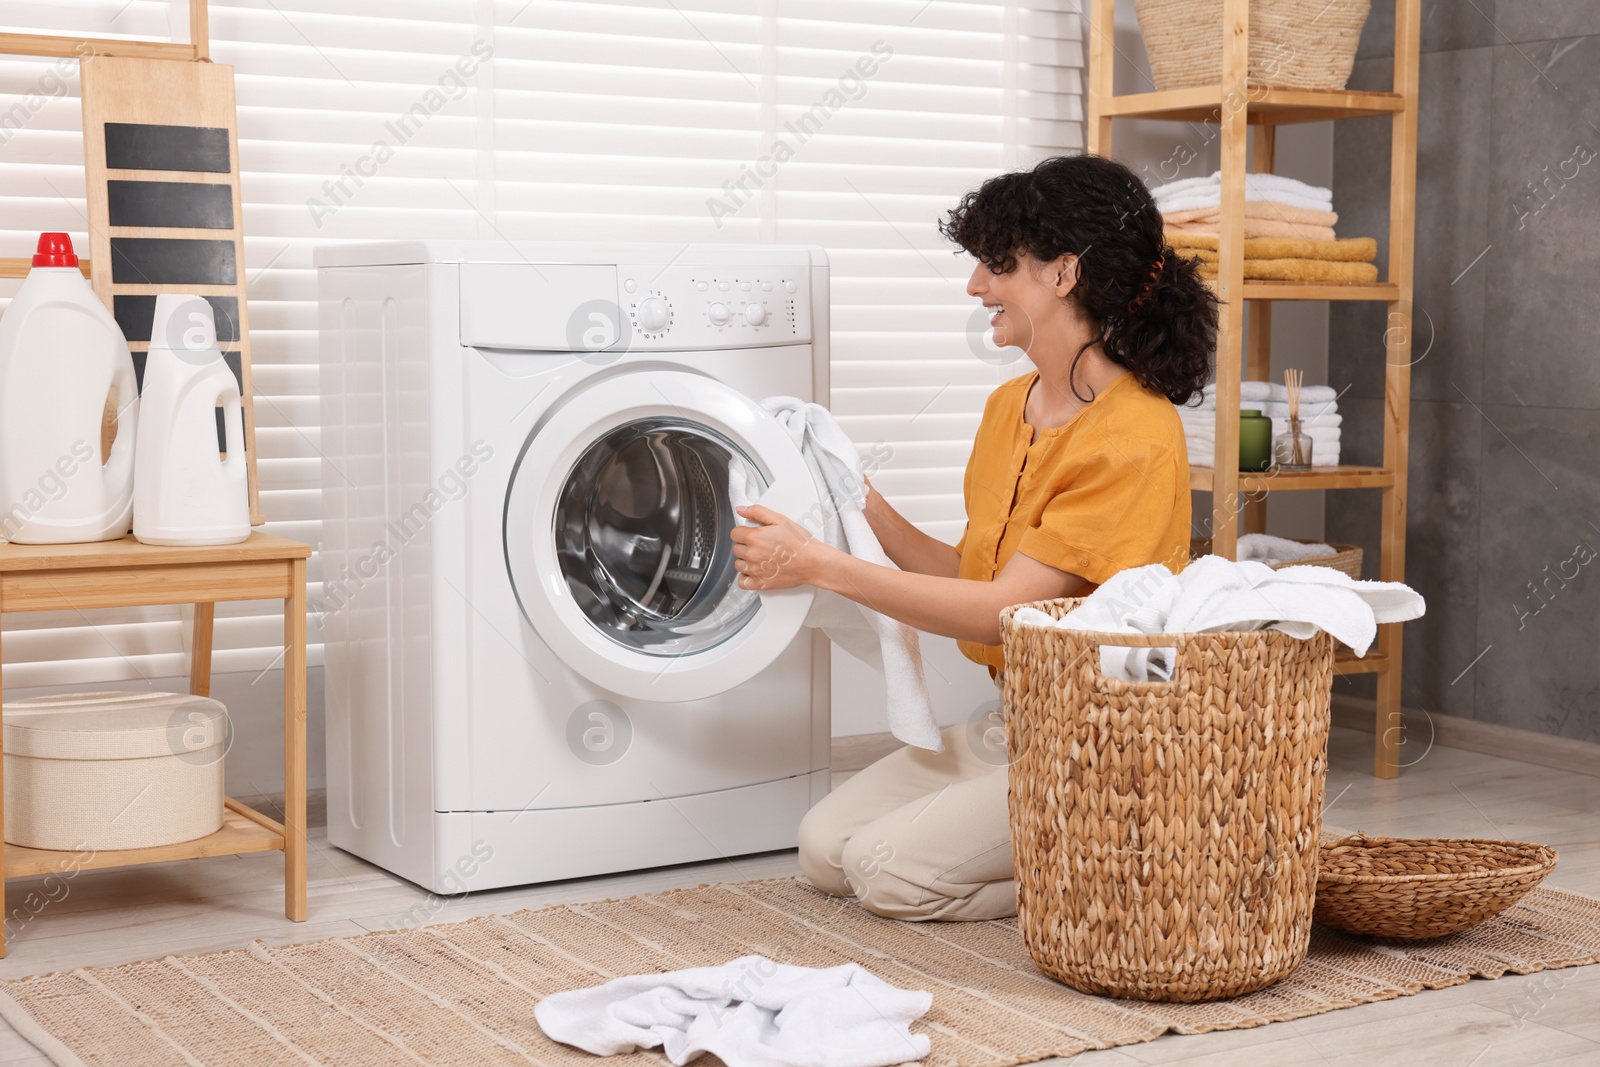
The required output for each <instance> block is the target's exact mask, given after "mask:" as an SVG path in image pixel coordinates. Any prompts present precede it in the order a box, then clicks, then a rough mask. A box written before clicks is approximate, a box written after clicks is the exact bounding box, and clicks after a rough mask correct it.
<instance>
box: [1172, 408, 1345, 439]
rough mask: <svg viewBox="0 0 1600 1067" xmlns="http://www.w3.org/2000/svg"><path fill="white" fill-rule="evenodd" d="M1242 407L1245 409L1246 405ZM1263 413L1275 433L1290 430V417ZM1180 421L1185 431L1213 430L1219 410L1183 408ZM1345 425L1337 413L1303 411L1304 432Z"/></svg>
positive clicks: (1301, 414)
mask: <svg viewBox="0 0 1600 1067" xmlns="http://www.w3.org/2000/svg"><path fill="white" fill-rule="evenodd" d="M1240 406H1241V407H1243V406H1245V405H1240ZM1250 406H1252V407H1255V408H1256V410H1258V411H1260V410H1261V408H1262V407H1266V406H1268V405H1255V404H1252V405H1250ZM1285 407H1287V405H1285ZM1261 413H1262V414H1263V415H1266V416H1267V417H1268V418H1270V419H1271V420H1272V432H1273V433H1275V434H1277V433H1284V432H1286V431H1287V430H1288V429H1289V416H1288V415H1287V414H1278V413H1277V409H1276V408H1275V407H1274V408H1273V409H1272V410H1271V411H1262V412H1261ZM1178 420H1179V421H1180V422H1182V423H1183V428H1184V429H1185V430H1200V429H1211V428H1212V427H1214V426H1216V424H1217V409H1216V408H1214V407H1206V408H1187V407H1181V408H1179V409H1178ZM1343 425H1344V416H1343V415H1341V414H1339V413H1338V412H1337V411H1334V412H1332V413H1323V414H1318V415H1314V416H1313V415H1308V414H1306V409H1305V408H1304V407H1302V409H1301V412H1300V429H1302V430H1311V429H1323V430H1336V429H1339V428H1341V427H1342V426H1343Z"/></svg>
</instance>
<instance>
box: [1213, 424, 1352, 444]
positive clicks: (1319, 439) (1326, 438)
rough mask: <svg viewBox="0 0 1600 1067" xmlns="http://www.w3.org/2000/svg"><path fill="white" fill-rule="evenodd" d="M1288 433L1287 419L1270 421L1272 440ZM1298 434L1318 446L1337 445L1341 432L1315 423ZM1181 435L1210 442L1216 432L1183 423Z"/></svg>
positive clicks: (1301, 426) (1333, 427) (1308, 425)
mask: <svg viewBox="0 0 1600 1067" xmlns="http://www.w3.org/2000/svg"><path fill="white" fill-rule="evenodd" d="M1288 432H1289V420H1288V419H1284V420H1283V422H1282V423H1281V424H1280V423H1279V422H1278V420H1277V419H1273V420H1272V436H1273V437H1274V438H1276V437H1277V436H1278V434H1280V433H1288ZM1300 432H1301V433H1303V434H1305V435H1306V436H1307V437H1309V438H1311V439H1312V440H1313V441H1315V442H1316V443H1317V444H1319V445H1337V444H1338V443H1339V435H1340V433H1341V432H1342V431H1341V430H1340V428H1339V427H1337V426H1321V425H1318V424H1317V423H1305V422H1302V423H1301V424H1300ZM1183 434H1184V436H1185V437H1192V438H1197V439H1200V440H1205V441H1212V440H1215V439H1216V436H1217V430H1216V426H1215V425H1207V426H1196V425H1192V424H1190V423H1184V426H1183Z"/></svg>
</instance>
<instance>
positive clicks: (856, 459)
mask: <svg viewBox="0 0 1600 1067" xmlns="http://www.w3.org/2000/svg"><path fill="white" fill-rule="evenodd" d="M761 406H762V407H763V408H765V409H766V410H767V412H768V413H770V414H771V415H772V416H773V417H774V418H775V419H777V420H778V423H779V424H780V425H781V426H782V427H783V428H784V430H786V431H787V432H788V434H789V437H790V439H791V440H792V441H793V442H794V445H795V448H796V449H798V450H799V452H800V455H801V456H802V457H803V458H804V459H805V462H806V466H807V467H808V468H809V469H810V471H811V477H812V479H813V480H814V481H815V482H816V483H817V489H818V490H819V491H820V492H821V494H822V509H821V514H820V515H790V516H789V518H791V519H793V520H795V521H796V522H798V523H800V525H802V526H804V527H806V528H807V529H808V530H809V531H810V532H811V534H812V536H814V537H818V538H820V539H821V540H823V541H824V542H826V543H827V544H829V545H832V546H833V547H834V548H837V549H841V550H842V551H845V552H848V553H850V554H851V555H852V556H855V557H856V558H858V559H864V560H866V561H867V562H869V563H876V564H878V565H879V566H881V567H894V562H893V561H892V560H890V559H889V557H888V556H887V555H885V554H884V551H883V546H882V545H881V544H879V543H878V537H877V535H876V534H874V533H873V532H872V527H871V526H870V525H869V524H868V523H867V517H866V515H865V514H863V511H862V509H863V508H865V507H866V503H867V482H866V478H865V476H863V474H862V472H861V454H860V452H858V451H857V450H856V446H855V444H854V443H853V442H852V441H851V440H850V438H849V437H848V436H847V435H846V434H845V432H844V430H843V429H841V428H840V426H839V423H838V421H837V420H836V419H835V418H834V417H833V414H832V413H831V412H830V411H828V409H827V408H825V407H823V406H822V405H821V404H808V403H806V402H805V401H802V400H798V399H796V398H794V397H792V396H774V397H768V398H767V399H765V400H763V401H761ZM754 476H755V472H754V471H753V470H750V469H749V468H748V467H747V466H746V465H743V464H730V465H729V479H730V485H729V492H730V495H731V496H732V498H733V504H734V506H735V507H742V506H744V505H746V504H753V503H755V502H756V497H757V496H758V495H759V494H758V491H757V487H756V485H755V484H754V482H753V481H752V479H753V478H754ZM806 625H807V626H810V627H813V628H815V629H820V630H822V631H823V632H824V633H826V634H827V635H828V637H829V639H830V640H832V641H833V642H834V643H835V644H837V645H838V646H839V647H840V648H842V649H844V650H845V651H846V652H848V653H850V654H851V655H852V656H855V657H856V658H857V659H860V660H862V661H864V662H866V663H868V664H870V665H872V666H874V667H878V668H880V669H881V670H882V671H883V677H884V681H885V683H886V689H887V695H888V716H889V730H890V732H891V733H893V734H894V736H895V737H897V738H899V739H900V740H901V741H904V742H905V743H906V744H908V745H914V746H916V747H917V748H926V749H929V750H931V751H933V752H942V751H944V742H943V741H942V740H941V739H940V737H939V723H938V721H937V720H936V719H935V718H934V714H933V702H932V700H931V699H930V698H929V696H928V681H927V678H926V676H925V675H924V674H923V671H922V649H921V645H920V643H919V642H918V639H917V631H916V629H915V628H914V627H911V626H907V625H906V624H905V623H903V622H899V621H897V620H895V619H891V618H889V617H888V616H887V615H882V614H879V613H878V612H876V611H872V610H871V609H869V608H865V607H862V606H861V605H859V604H857V603H855V602H854V601H852V600H849V599H847V598H845V597H842V596H840V595H839V594H837V593H832V592H828V591H826V590H821V589H819V590H817V595H816V599H815V600H813V601H812V605H811V611H810V612H809V613H808V614H807V615H806Z"/></svg>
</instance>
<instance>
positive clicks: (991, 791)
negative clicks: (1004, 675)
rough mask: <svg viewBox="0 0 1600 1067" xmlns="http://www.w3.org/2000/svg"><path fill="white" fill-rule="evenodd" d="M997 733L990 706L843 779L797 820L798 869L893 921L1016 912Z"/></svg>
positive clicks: (1002, 753)
mask: <svg viewBox="0 0 1600 1067" xmlns="http://www.w3.org/2000/svg"><path fill="white" fill-rule="evenodd" d="M1003 730H1004V726H1003V722H1002V719H1001V716H1000V714H999V712H998V711H993V712H990V713H989V714H988V715H986V716H981V717H979V718H977V719H975V720H974V721H973V722H970V723H962V724H960V725H958V726H951V727H948V728H946V729H945V730H944V731H943V732H942V733H941V735H940V736H942V737H943V739H944V751H943V752H939V753H934V752H929V751H927V750H926V749H921V748H912V747H910V746H907V747H906V748H902V749H900V750H899V751H898V752H892V753H890V754H889V755H887V756H885V757H884V758H883V759H881V760H879V761H878V762H876V763H874V764H872V765H871V766H870V767H867V768H866V769H865V770H863V771H861V772H860V773H859V774H856V775H855V776H853V777H851V778H849V779H847V780H846V781H845V782H844V784H843V785H841V786H839V788H838V789H836V790H834V791H833V792H832V793H830V794H828V796H827V797H826V798H824V799H823V801H822V802H821V803H820V804H818V805H817V806H816V807H814V808H812V809H811V811H810V812H809V813H808V814H807V815H806V817H805V819H804V820H803V821H802V822H801V823H800V868H801V870H803V871H804V872H805V874H806V876H807V877H808V878H810V879H811V881H812V882H813V883H814V884H815V885H816V886H817V888H819V889H822V890H824V891H825V892H828V893H832V894H833V895H835V896H847V895H848V896H854V897H855V898H856V899H857V900H859V901H860V902H861V903H862V905H863V906H864V907H866V908H867V909H868V910H869V911H873V912H876V913H877V914H879V915H883V916H886V917H888V918H891V919H910V920H923V919H946V920H973V919H1000V918H1005V917H1007V916H1011V915H1015V914H1016V913H1017V883H1016V874H1015V870H1014V868H1013V866H1012V859H1011V823H1010V817H1009V814H1008V812H1007V808H1006V788H1007V779H1006V749H1005V735H1004V732H1003Z"/></svg>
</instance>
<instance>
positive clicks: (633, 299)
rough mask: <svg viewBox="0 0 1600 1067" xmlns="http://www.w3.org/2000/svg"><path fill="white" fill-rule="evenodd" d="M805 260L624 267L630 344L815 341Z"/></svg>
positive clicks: (621, 296) (621, 295)
mask: <svg viewBox="0 0 1600 1067" xmlns="http://www.w3.org/2000/svg"><path fill="white" fill-rule="evenodd" d="M809 274H810V272H809V270H808V269H807V268H806V267H804V266H798V265H790V266H780V267H759V266H737V267H732V266H730V267H720V268H718V267H696V266H683V265H671V264H669V265H668V266H665V267H663V266H660V265H659V264H658V265H654V266H629V265H619V266H618V267H617V288H618V301H617V304H618V307H619V309H620V310H621V311H622V313H623V314H624V315H625V316H626V318H627V330H628V333H629V344H628V347H629V348H630V349H634V350H638V349H646V350H659V351H665V350H673V349H697V348H755V347H766V346H770V345H781V344H789V343H797V342H805V341H809V340H811V285H810V276H809Z"/></svg>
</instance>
